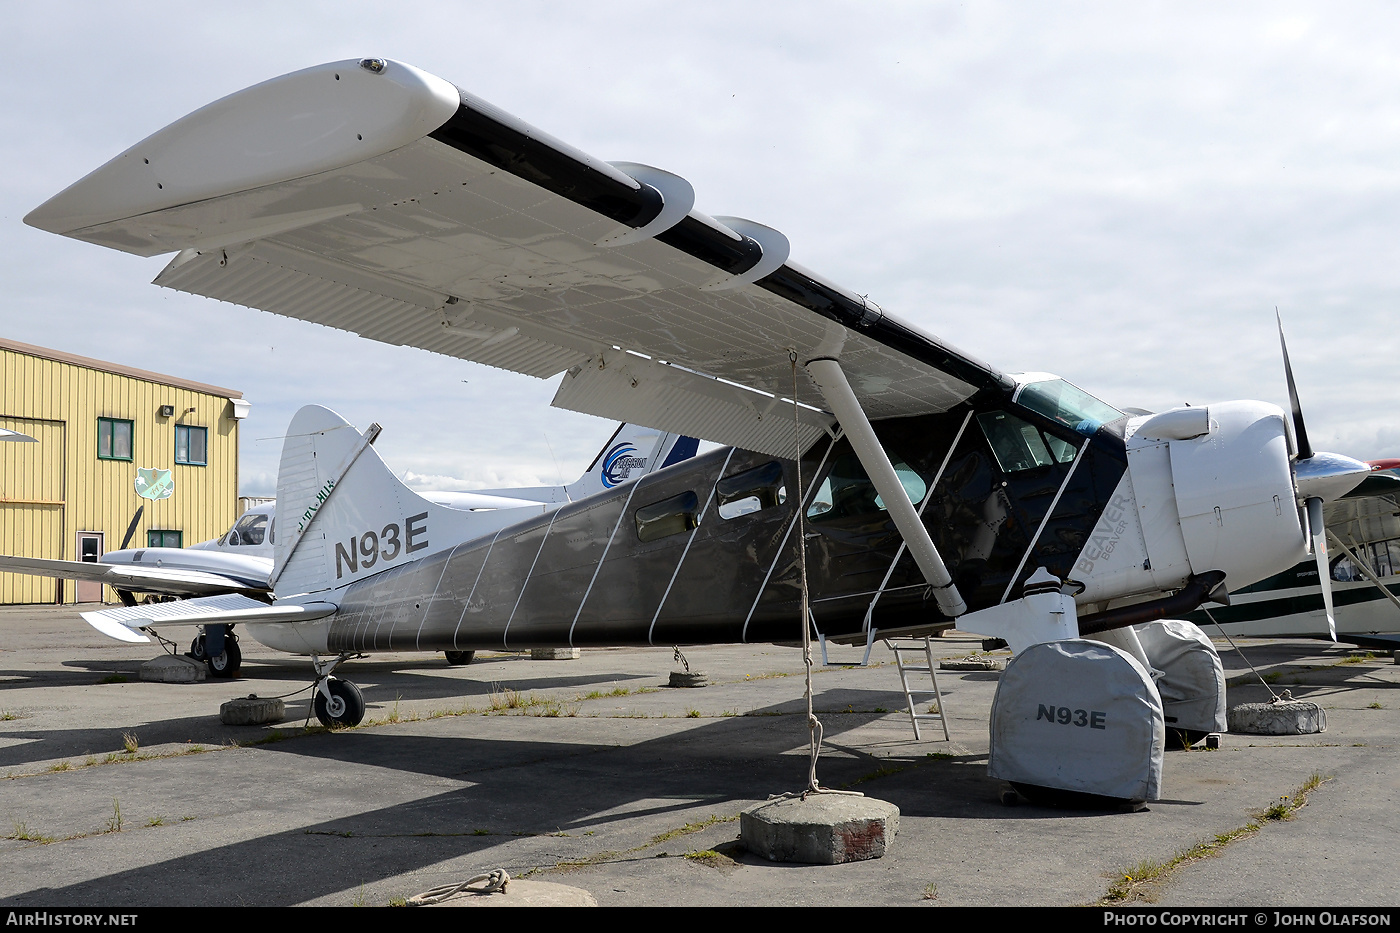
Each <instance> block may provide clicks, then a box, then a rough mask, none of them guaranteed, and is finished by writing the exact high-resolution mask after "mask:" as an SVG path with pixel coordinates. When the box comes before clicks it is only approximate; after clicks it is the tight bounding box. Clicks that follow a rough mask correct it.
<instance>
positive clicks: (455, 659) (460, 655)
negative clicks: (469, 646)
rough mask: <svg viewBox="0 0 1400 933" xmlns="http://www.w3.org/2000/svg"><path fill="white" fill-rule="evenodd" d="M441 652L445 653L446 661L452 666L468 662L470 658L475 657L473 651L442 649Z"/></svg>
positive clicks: (470, 661) (470, 660)
mask: <svg viewBox="0 0 1400 933" xmlns="http://www.w3.org/2000/svg"><path fill="white" fill-rule="evenodd" d="M443 654H445V655H447V663H448V664H451V665H452V666H453V667H460V666H461V665H463V664H470V663H472V658H474V657H476V652H475V651H444V652H443Z"/></svg>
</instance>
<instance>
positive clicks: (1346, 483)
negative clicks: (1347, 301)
mask: <svg viewBox="0 0 1400 933" xmlns="http://www.w3.org/2000/svg"><path fill="white" fill-rule="evenodd" d="M1274 317H1275V318H1276V319H1277V320H1278V340H1279V346H1280V347H1281V348H1282V349H1283V374H1284V376H1285V377H1286V378H1287V379H1288V402H1289V404H1290V406H1291V407H1292V409H1293V437H1294V439H1295V442H1296V444H1297V451H1296V455H1295V456H1294V458H1293V485H1294V487H1295V488H1296V489H1297V490H1298V498H1299V499H1301V500H1302V502H1303V507H1304V509H1305V510H1306V511H1307V516H1308V533H1309V535H1311V537H1312V549H1313V556H1314V557H1315V558H1316V559H1317V577H1318V580H1319V581H1320V582H1321V585H1322V604H1323V607H1324V608H1325V609H1326V611H1327V631H1328V634H1330V635H1331V636H1332V640H1333V641H1336V640H1337V623H1336V620H1335V619H1334V617H1333V615H1332V573H1331V568H1330V567H1329V566H1328V560H1327V529H1326V526H1325V524H1324V522H1323V517H1322V505H1323V503H1324V502H1330V501H1331V500H1333V499H1339V498H1341V497H1342V496H1344V495H1346V494H1347V493H1349V492H1351V491H1352V490H1353V489H1355V488H1356V487H1357V486H1358V485H1359V484H1360V483H1362V482H1363V481H1364V480H1365V479H1366V477H1367V476H1369V475H1370V474H1371V472H1372V471H1373V470H1378V469H1385V467H1383V466H1377V465H1375V464H1370V463H1363V462H1361V461H1360V460H1353V459H1352V458H1351V457H1347V456H1343V455H1342V454H1334V453H1328V452H1326V451H1314V450H1313V449H1312V443H1311V442H1309V440H1308V429H1307V426H1306V425H1304V423H1303V408H1302V406H1301V405H1300V404H1299V402H1298V387H1297V386H1296V385H1295V384H1294V382H1293V366H1292V364H1291V363H1289V361H1288V341H1287V340H1285V339H1284V336H1283V318H1282V317H1280V316H1279V314H1278V310H1277V309H1275V310H1274ZM1388 462H1389V461H1376V463H1377V464H1381V463H1388Z"/></svg>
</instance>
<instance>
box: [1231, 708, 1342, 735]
mask: <svg viewBox="0 0 1400 933" xmlns="http://www.w3.org/2000/svg"><path fill="white" fill-rule="evenodd" d="M1230 731H1231V732H1238V733H1242V734H1244V735H1315V734H1317V733H1319V732H1326V731H1327V713H1326V712H1325V711H1324V710H1323V709H1322V707H1321V706H1318V705H1317V704H1316V703H1309V702H1307V701H1306V700H1283V701H1280V702H1278V703H1241V704H1240V705H1239V706H1235V707H1231V709H1230Z"/></svg>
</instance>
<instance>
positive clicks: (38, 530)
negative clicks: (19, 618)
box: [0, 415, 66, 605]
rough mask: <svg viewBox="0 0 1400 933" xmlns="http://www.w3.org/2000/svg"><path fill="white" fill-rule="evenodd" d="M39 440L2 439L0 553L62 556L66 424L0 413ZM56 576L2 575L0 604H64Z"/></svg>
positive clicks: (1, 419) (0, 424)
mask: <svg viewBox="0 0 1400 933" xmlns="http://www.w3.org/2000/svg"><path fill="white" fill-rule="evenodd" d="M0 428H8V429H10V430H12V431H19V432H20V433H22V434H28V435H29V436H30V437H32V438H35V439H36V440H37V442H38V443H33V444H31V443H25V442H13V441H12V442H8V443H0V554H15V555H18V556H20V557H47V558H53V559H62V558H63V556H64V554H63V538H64V532H63V518H64V516H63V512H64V505H63V498H64V493H63V475H64V451H65V449H66V447H65V443H64V433H65V431H64V423H63V422H62V421H44V420H41V419H37V418H17V417H12V416H6V415H0ZM62 600H63V589H62V584H61V582H60V581H58V580H54V579H51V578H49V577H32V576H29V575H28V574H20V573H0V604H4V605H11V604H24V603H55V602H62Z"/></svg>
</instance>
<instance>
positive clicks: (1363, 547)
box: [1332, 538, 1400, 583]
mask: <svg viewBox="0 0 1400 933" xmlns="http://www.w3.org/2000/svg"><path fill="white" fill-rule="evenodd" d="M1353 551H1354V552H1355V554H1356V556H1357V557H1359V558H1361V559H1362V560H1364V561H1365V562H1366V563H1367V564H1369V565H1370V568H1371V572H1372V573H1374V574H1375V575H1376V576H1378V577H1389V576H1393V575H1395V574H1396V573H1400V539H1395V538H1392V539H1391V540H1389V541H1374V542H1371V543H1369V544H1360V545H1357V546H1355V547H1354V548H1353ZM1332 579H1333V580H1338V581H1340V582H1343V583H1348V582H1351V581H1355V580H1365V579H1367V577H1366V575H1365V574H1364V573H1362V571H1361V568H1359V567H1357V566H1356V565H1355V564H1353V563H1352V562H1351V558H1350V557H1347V556H1345V555H1343V556H1342V557H1339V558H1336V559H1335V560H1333V561H1332Z"/></svg>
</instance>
